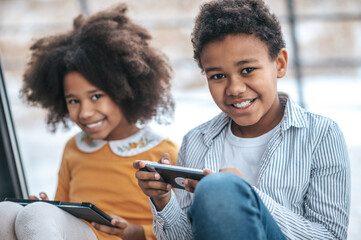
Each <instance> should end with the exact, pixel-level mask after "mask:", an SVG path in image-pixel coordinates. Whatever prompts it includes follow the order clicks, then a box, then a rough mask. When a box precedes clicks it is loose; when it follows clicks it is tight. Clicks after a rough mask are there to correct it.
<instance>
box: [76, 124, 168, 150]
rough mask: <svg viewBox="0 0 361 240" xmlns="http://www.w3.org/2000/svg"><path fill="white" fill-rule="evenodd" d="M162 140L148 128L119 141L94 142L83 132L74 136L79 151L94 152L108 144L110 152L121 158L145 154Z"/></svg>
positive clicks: (162, 138)
mask: <svg viewBox="0 0 361 240" xmlns="http://www.w3.org/2000/svg"><path fill="white" fill-rule="evenodd" d="M163 140H164V137H162V136H160V135H158V134H156V133H155V132H153V131H152V130H151V129H150V128H148V127H145V128H142V129H140V130H139V131H138V132H137V133H135V134H134V135H132V136H130V137H127V138H125V139H121V140H112V141H105V140H94V139H92V138H90V137H89V136H88V135H86V133H85V132H80V133H78V134H77V135H76V145H77V147H78V149H79V150H80V151H83V152H87V153H91V152H95V151H97V150H99V149H100V148H102V147H103V146H104V145H105V144H107V143H108V144H109V147H110V149H111V150H112V152H113V153H114V154H116V155H118V156H121V157H129V156H134V155H137V154H139V153H142V152H145V151H147V150H149V149H151V148H153V147H154V146H156V145H158V144H159V143H160V142H161V141H163Z"/></svg>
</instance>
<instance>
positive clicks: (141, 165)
mask: <svg viewBox="0 0 361 240" xmlns="http://www.w3.org/2000/svg"><path fill="white" fill-rule="evenodd" d="M144 167H145V162H144V161H142V160H135V161H134V162H133V168H135V169H141V168H144Z"/></svg>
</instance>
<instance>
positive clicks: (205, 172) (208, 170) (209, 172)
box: [203, 168, 214, 176]
mask: <svg viewBox="0 0 361 240" xmlns="http://www.w3.org/2000/svg"><path fill="white" fill-rule="evenodd" d="M212 173H214V172H213V171H212V170H210V169H208V168H205V169H203V175H204V176H207V175H209V174H212Z"/></svg>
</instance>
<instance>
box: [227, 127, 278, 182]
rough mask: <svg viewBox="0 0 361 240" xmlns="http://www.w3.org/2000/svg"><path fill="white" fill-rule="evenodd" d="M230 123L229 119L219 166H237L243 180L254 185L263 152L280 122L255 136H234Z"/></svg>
mask: <svg viewBox="0 0 361 240" xmlns="http://www.w3.org/2000/svg"><path fill="white" fill-rule="evenodd" d="M231 124H232V121H230V124H229V125H228V129H227V132H226V138H225V143H224V149H223V159H222V161H221V168H237V169H238V170H239V171H240V172H241V173H242V175H243V178H244V180H246V181H247V182H248V183H249V184H251V185H253V186H255V185H256V184H257V180H258V172H259V169H260V167H261V160H262V156H263V153H264V152H265V151H266V147H267V145H268V143H269V141H270V140H271V138H272V136H273V133H274V132H275V131H276V130H277V129H278V128H279V125H280V124H278V125H277V126H276V127H274V128H273V129H272V130H270V131H269V132H267V133H265V134H263V135H261V136H259V137H255V138H240V137H237V136H235V135H234V134H233V133H232V130H231Z"/></svg>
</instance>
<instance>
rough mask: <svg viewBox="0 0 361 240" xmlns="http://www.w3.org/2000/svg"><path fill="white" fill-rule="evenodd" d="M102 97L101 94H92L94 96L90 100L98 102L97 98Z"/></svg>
mask: <svg viewBox="0 0 361 240" xmlns="http://www.w3.org/2000/svg"><path fill="white" fill-rule="evenodd" d="M102 96H103V95H102V94H94V95H93V96H92V97H91V99H92V100H94V101H96V100H98V99H99V98H101V97H102Z"/></svg>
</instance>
